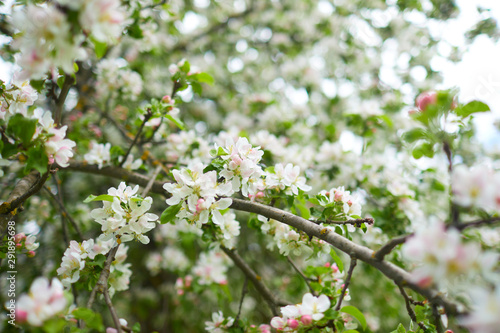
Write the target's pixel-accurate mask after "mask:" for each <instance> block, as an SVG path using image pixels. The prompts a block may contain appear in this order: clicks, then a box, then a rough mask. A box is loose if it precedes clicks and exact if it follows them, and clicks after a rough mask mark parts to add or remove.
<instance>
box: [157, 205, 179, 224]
mask: <svg viewBox="0 0 500 333" xmlns="http://www.w3.org/2000/svg"><path fill="white" fill-rule="evenodd" d="M181 208H182V203H181V202H180V203H178V204H177V205H173V206H168V207H167V209H165V210H164V211H163V213H161V216H160V222H161V224H165V223H169V222H172V221H173V220H174V218H175V216H176V215H177V213H178V212H179V211H180V210H181Z"/></svg>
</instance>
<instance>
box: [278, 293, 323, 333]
mask: <svg viewBox="0 0 500 333" xmlns="http://www.w3.org/2000/svg"><path fill="white" fill-rule="evenodd" d="M330 305H331V303H330V299H329V298H328V297H327V296H326V295H320V296H319V297H316V296H313V295H312V294H310V293H307V294H305V295H304V296H303V297H302V303H300V304H296V305H287V306H285V307H282V308H281V315H282V316H281V317H274V318H273V319H272V320H271V326H272V327H273V328H275V329H277V330H279V331H284V332H293V331H297V330H299V329H300V328H303V327H307V326H310V325H312V324H313V323H314V322H315V321H318V320H321V319H323V317H324V316H325V315H324V314H323V312H325V311H326V310H328V309H329V308H330Z"/></svg>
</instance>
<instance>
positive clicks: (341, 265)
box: [330, 249, 344, 272]
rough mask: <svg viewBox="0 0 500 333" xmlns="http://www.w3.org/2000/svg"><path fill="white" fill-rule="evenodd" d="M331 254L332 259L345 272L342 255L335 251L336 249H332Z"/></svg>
mask: <svg viewBox="0 0 500 333" xmlns="http://www.w3.org/2000/svg"><path fill="white" fill-rule="evenodd" d="M330 256H331V257H332V259H333V260H334V261H335V263H336V264H337V267H338V268H339V271H340V272H343V271H344V263H343V262H342V259H340V257H339V256H338V255H337V253H336V252H335V250H334V249H332V250H331V251H330Z"/></svg>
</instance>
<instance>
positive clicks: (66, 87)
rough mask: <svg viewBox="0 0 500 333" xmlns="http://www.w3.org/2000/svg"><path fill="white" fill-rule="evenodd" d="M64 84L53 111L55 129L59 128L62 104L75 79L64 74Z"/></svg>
mask: <svg viewBox="0 0 500 333" xmlns="http://www.w3.org/2000/svg"><path fill="white" fill-rule="evenodd" d="M64 76H65V78H64V84H63V86H62V88H61V92H60V93H59V97H57V100H56V105H55V110H54V124H55V125H56V127H60V126H61V119H62V111H63V108H64V102H65V101H66V97H67V96H68V93H69V90H70V88H71V86H72V85H73V83H75V79H74V78H73V76H71V75H68V74H65V75H64Z"/></svg>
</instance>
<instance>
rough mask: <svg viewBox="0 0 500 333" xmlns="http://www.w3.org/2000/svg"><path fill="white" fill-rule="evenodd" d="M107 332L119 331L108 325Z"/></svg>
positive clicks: (115, 332) (116, 332) (114, 332)
mask: <svg viewBox="0 0 500 333" xmlns="http://www.w3.org/2000/svg"><path fill="white" fill-rule="evenodd" d="M106 333H118V331H117V330H116V328H113V327H108V328H106Z"/></svg>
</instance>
